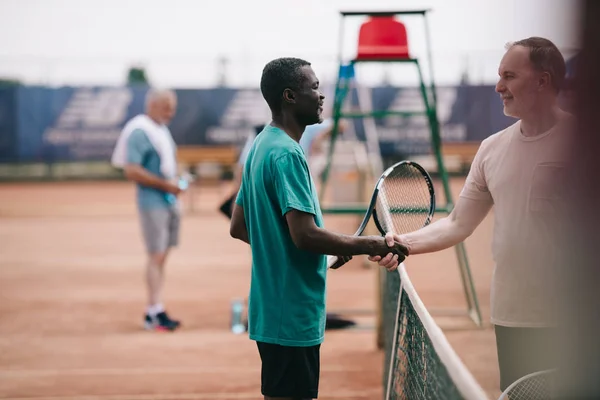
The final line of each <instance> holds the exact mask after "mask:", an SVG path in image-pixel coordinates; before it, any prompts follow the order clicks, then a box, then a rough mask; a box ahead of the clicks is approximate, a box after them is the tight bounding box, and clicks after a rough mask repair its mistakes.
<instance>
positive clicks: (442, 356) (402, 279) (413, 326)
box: [383, 264, 488, 400]
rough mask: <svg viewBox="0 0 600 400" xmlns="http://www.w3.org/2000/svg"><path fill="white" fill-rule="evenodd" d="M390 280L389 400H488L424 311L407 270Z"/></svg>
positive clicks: (386, 376)
mask: <svg viewBox="0 0 600 400" xmlns="http://www.w3.org/2000/svg"><path fill="white" fill-rule="evenodd" d="M386 275H387V277H386V279H385V289H384V292H383V294H384V296H385V297H384V301H383V315H384V335H385V336H384V345H385V355H386V357H385V361H384V362H385V365H384V379H383V384H384V396H385V399H386V400H396V399H410V400H420V399H432V400H433V399H436V400H437V399H447V400H454V399H467V400H481V399H487V398H488V397H487V395H486V394H485V392H484V391H483V389H482V388H481V387H480V386H479V384H478V383H477V381H475V379H474V378H473V376H472V375H471V373H470V372H469V371H468V370H467V368H466V367H465V366H464V364H463V363H462V361H461V360H460V358H459V357H458V355H457V354H456V353H455V352H454V350H453V349H452V347H451V346H450V344H449V343H448V340H447V339H446V337H445V335H444V333H443V332H442V330H441V329H440V328H439V327H438V326H437V324H436V323H435V322H434V320H433V318H432V317H431V315H430V314H429V312H428V311H427V309H426V308H425V306H424V305H423V302H422V301H421V299H420V298H419V296H418V294H417V292H416V291H415V289H414V287H413V285H412V283H411V281H410V279H409V277H408V274H407V273H406V269H405V268H404V265H403V264H402V265H401V266H400V267H399V268H398V274H386Z"/></svg>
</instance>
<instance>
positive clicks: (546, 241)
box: [372, 37, 573, 390]
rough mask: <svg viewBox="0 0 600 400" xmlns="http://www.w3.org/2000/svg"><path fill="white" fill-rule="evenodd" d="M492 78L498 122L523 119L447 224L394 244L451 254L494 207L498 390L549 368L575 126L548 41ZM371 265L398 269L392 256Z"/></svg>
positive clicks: (492, 149)
mask: <svg viewBox="0 0 600 400" xmlns="http://www.w3.org/2000/svg"><path fill="white" fill-rule="evenodd" d="M498 75H499V80H498V83H497V85H496V91H497V92H498V93H499V94H500V96H501V97H502V100H503V104H504V113H505V114H506V115H507V116H511V117H514V118H518V119H519V120H518V121H517V122H516V123H515V124H513V125H512V126H510V127H508V128H506V129H505V130H503V131H500V132H498V133H496V134H494V135H492V136H490V137H489V138H487V139H486V140H484V141H483V142H482V143H481V146H480V148H479V150H478V152H477V155H476V157H475V159H474V161H473V164H472V166H471V170H470V172H469V174H468V176H467V179H466V182H465V185H464V187H463V189H462V192H461V194H460V197H459V199H458V201H457V203H456V206H455V208H454V209H453V210H452V212H451V213H450V215H448V216H447V217H445V218H442V219H440V220H438V221H436V222H435V223H433V224H431V225H429V226H427V227H425V228H423V229H421V230H418V231H416V232H412V233H409V234H406V235H397V236H396V238H395V240H396V241H398V242H400V243H403V244H405V245H406V246H407V247H408V249H409V254H411V255H412V254H422V253H429V252H434V251H439V250H442V249H446V248H449V247H452V246H454V245H456V244H458V243H460V242H462V241H464V240H465V239H466V238H467V237H469V236H470V235H471V234H472V233H473V231H474V230H475V228H476V227H477V226H478V225H479V224H480V223H481V221H482V220H483V219H484V218H485V216H486V215H487V213H488V212H489V211H490V209H491V208H492V206H494V237H493V242H492V255H493V260H494V263H495V267H494V274H493V279H492V288H491V322H492V324H494V328H495V333H496V343H497V351H498V362H499V367H500V381H501V382H500V386H501V389H502V390H504V389H506V387H507V386H509V385H510V384H511V383H512V382H514V381H515V380H517V379H518V378H520V377H522V376H525V375H527V374H528V373H531V372H535V371H540V370H544V369H549V368H552V367H554V366H555V362H556V360H555V358H554V357H555V356H556V352H555V351H553V349H552V346H551V341H552V340H553V338H554V335H555V327H556V323H557V315H555V311H556V301H557V293H558V291H557V290H556V289H555V286H554V285H555V284H556V274H555V273H556V271H555V268H556V267H557V251H556V250H557V249H558V246H557V244H556V240H555V238H554V237H553V235H554V234H555V233H556V232H557V227H556V224H557V223H558V222H559V218H558V216H559V211H560V210H561V201H560V191H559V189H560V187H561V177H564V175H565V163H566V157H567V152H568V144H569V139H570V138H569V132H570V127H571V126H572V123H573V117H572V116H571V115H570V114H568V113H566V112H564V111H562V110H561V109H560V108H559V107H558V103H557V100H558V94H559V91H560V89H561V87H562V84H563V80H564V76H565V61H564V59H563V56H562V55H561V53H560V51H559V50H558V48H557V47H556V46H555V45H554V44H553V43H552V42H551V41H549V40H547V39H544V38H539V37H531V38H527V39H524V40H520V41H517V42H514V43H510V44H508V45H507V51H506V53H505V55H504V57H503V58H502V61H501V62H500V66H499V69H498ZM372 261H379V263H380V265H382V266H387V265H389V264H393V263H395V261H394V260H393V259H391V257H389V258H388V259H383V260H380V259H379V258H378V257H377V258H373V259H372Z"/></svg>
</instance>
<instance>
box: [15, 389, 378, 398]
mask: <svg viewBox="0 0 600 400" xmlns="http://www.w3.org/2000/svg"><path fill="white" fill-rule="evenodd" d="M377 393H379V389H371V390H362V391H346V392H339V391H338V392H334V393H319V397H320V398H327V399H352V398H357V397H363V398H372V396H373V395H375V394H377ZM259 397H260V396H259ZM256 398H257V392H255V391H253V392H244V393H172V394H158V395H157V394H139V395H135V394H134V395H131V394H110V395H83V396H80V395H77V396H41V397H31V396H27V397H7V398H5V399H9V400H206V399H214V400H236V399H256Z"/></svg>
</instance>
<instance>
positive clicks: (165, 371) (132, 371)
mask: <svg viewBox="0 0 600 400" xmlns="http://www.w3.org/2000/svg"><path fill="white" fill-rule="evenodd" d="M362 371H364V368H358V367H348V366H339V367H338V366H322V367H321V372H362ZM233 372H235V373H258V372H260V366H248V367H212V366H206V367H199V368H198V367H196V368H73V369H60V368H54V369H4V370H0V378H4V379H6V378H11V377H12V378H28V377H44V376H58V375H63V376H65V375H67V376H68V375H72V376H94V375H105V376H106V375H120V376H122V375H148V374H157V375H176V374H182V375H189V374H208V373H233Z"/></svg>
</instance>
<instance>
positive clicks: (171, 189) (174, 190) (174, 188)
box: [164, 182, 183, 196]
mask: <svg viewBox="0 0 600 400" xmlns="http://www.w3.org/2000/svg"><path fill="white" fill-rule="evenodd" d="M164 190H165V192H167V193H171V194H173V195H175V196H179V194H181V192H183V190H182V189H181V188H180V187H179V185H176V184H174V183H171V182H165V186H164Z"/></svg>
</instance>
